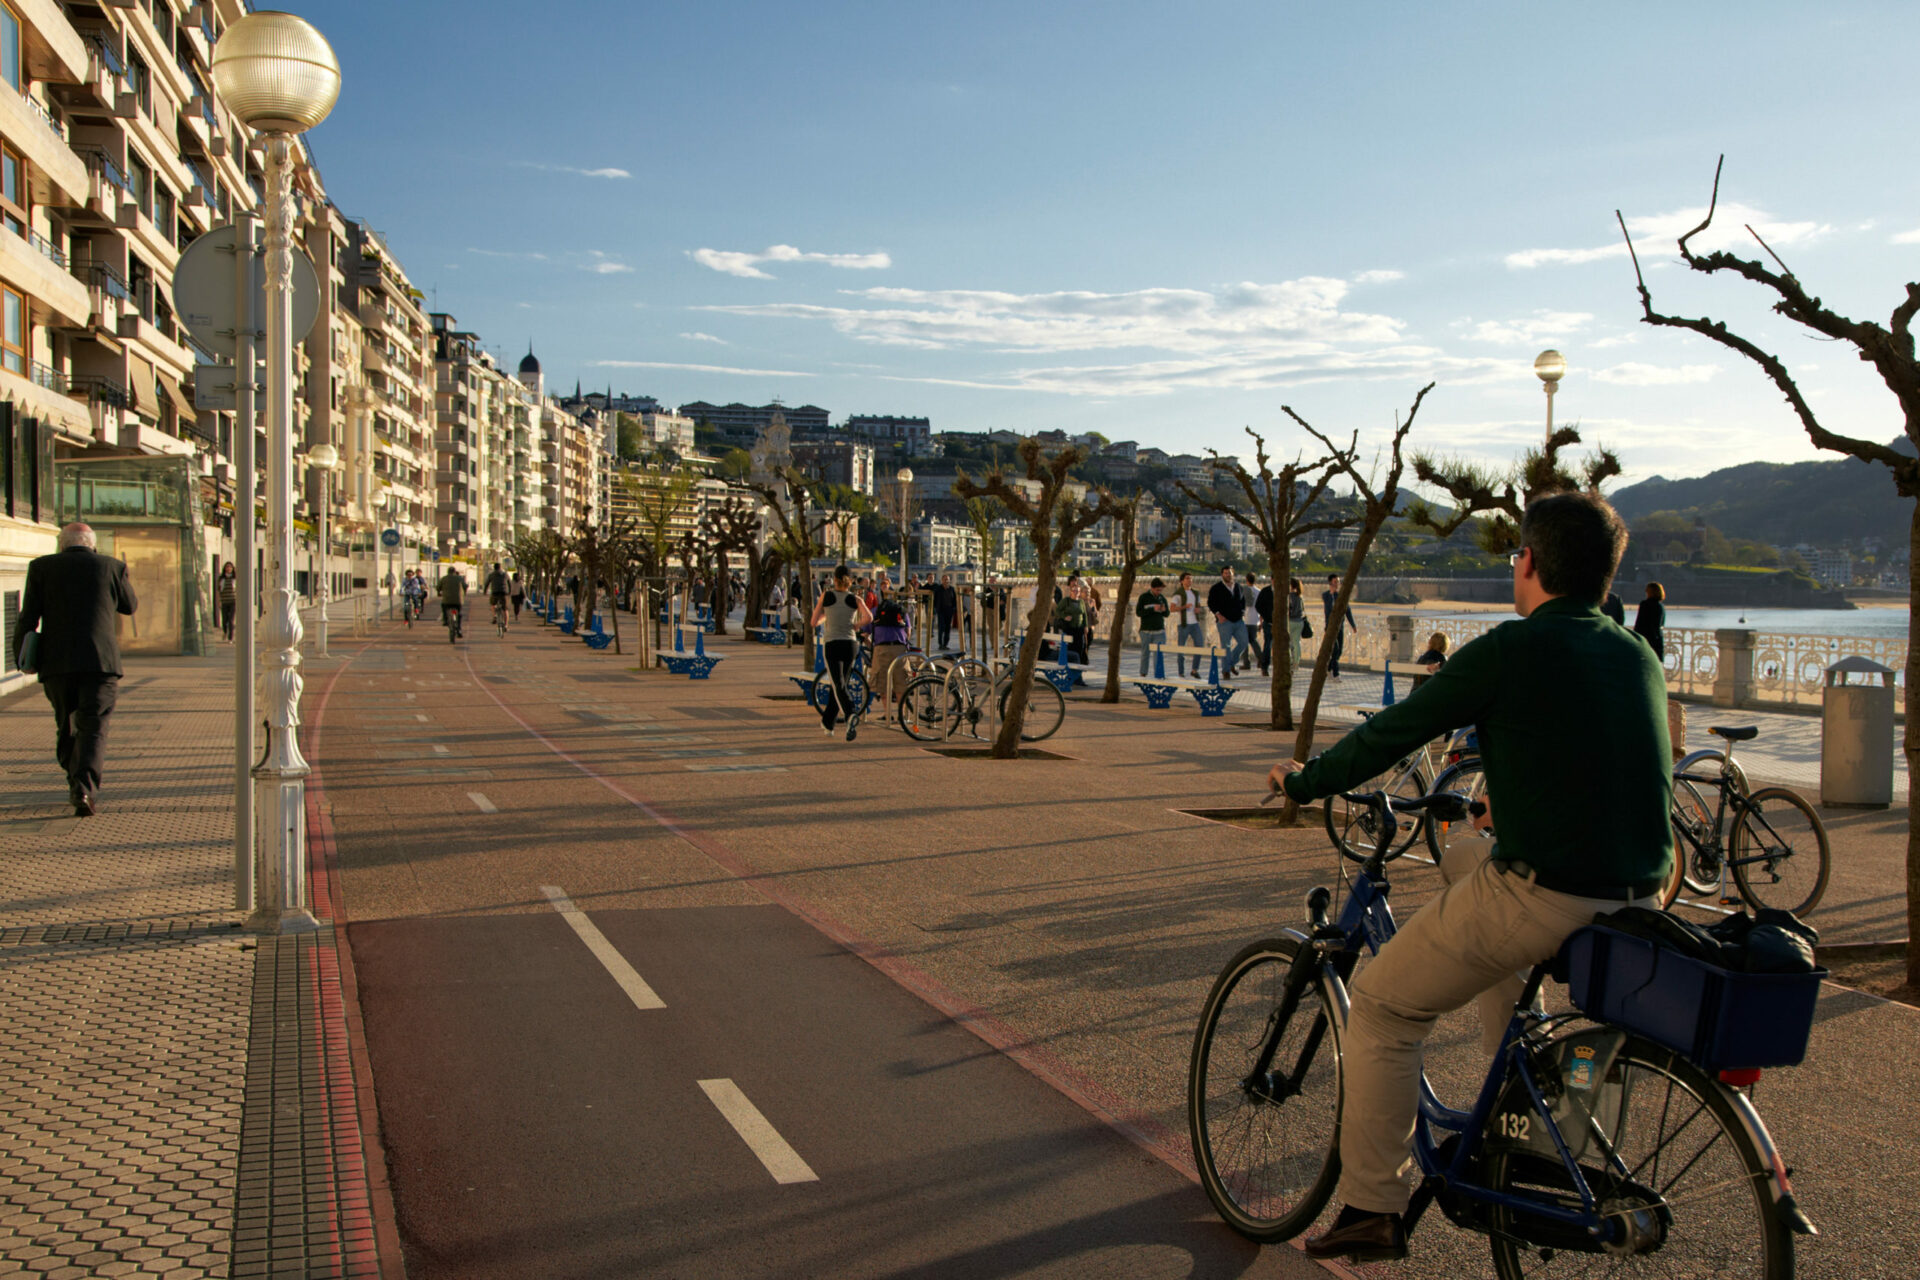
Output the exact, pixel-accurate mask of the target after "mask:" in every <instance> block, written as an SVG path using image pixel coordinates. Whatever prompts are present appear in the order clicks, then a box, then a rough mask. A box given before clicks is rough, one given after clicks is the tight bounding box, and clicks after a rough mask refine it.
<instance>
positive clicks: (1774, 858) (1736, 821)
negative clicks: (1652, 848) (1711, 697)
mask: <svg viewBox="0 0 1920 1280" xmlns="http://www.w3.org/2000/svg"><path fill="white" fill-rule="evenodd" d="M1707 732H1708V733H1710V734H1712V735H1713V736H1714V737H1716V738H1720V739H1723V740H1724V741H1725V743H1726V745H1725V746H1724V747H1707V748H1704V749H1702V750H1699V751H1695V752H1693V753H1692V754H1690V755H1688V756H1686V757H1684V758H1683V759H1682V760H1681V761H1680V763H1679V764H1677V765H1675V766H1674V768H1673V836H1674V841H1673V878H1672V879H1671V880H1669V881H1668V882H1667V886H1666V889H1665V891H1664V892H1663V893H1662V895H1661V898H1660V903H1661V905H1662V906H1668V905H1671V904H1672V902H1673V901H1674V899H1675V898H1677V897H1679V896H1680V891H1681V889H1683V888H1685V889H1687V890H1689V891H1691V892H1692V893H1693V894H1694V895H1695V896H1698V897H1708V896H1709V895H1712V896H1715V897H1717V898H1718V900H1719V901H1720V902H1721V903H1723V904H1724V903H1727V902H1730V901H1738V899H1734V898H1732V897H1731V895H1729V894H1728V893H1727V891H1726V882H1727V876H1728V874H1729V873H1731V874H1732V876H1733V883H1734V885H1735V887H1736V888H1738V889H1739V891H1740V894H1739V896H1740V898H1743V899H1745V900H1746V902H1747V903H1748V904H1749V905H1750V906H1752V907H1753V908H1754V909H1755V910H1759V909H1760V908H1761V907H1778V908H1779V909H1781V910H1782V911H1791V912H1793V914H1795V915H1804V914H1806V913H1807V912H1809V911H1811V910H1813V909H1814V907H1816V906H1818V905H1819V903H1820V899H1821V896H1822V895H1824V894H1825V893H1826V891H1827V876H1828V873H1829V872H1830V871H1831V869H1832V851H1831V849H1830V848H1829V847H1828V843H1827V828H1826V824H1825V823H1823V822H1821V821H1820V815H1819V814H1818V813H1817V812H1815V811H1814V808H1813V806H1812V805H1810V804H1808V803H1807V802H1806V801H1805V800H1802V799H1801V798H1800V796H1799V795H1798V794H1796V793H1795V792H1793V791H1789V790H1788V789H1787V788H1785V787H1762V788H1760V789H1759V790H1758V791H1754V790H1751V789H1750V788H1749V787H1748V785H1747V775H1746V772H1745V771H1744V770H1743V769H1741V768H1740V765H1739V764H1738V762H1736V761H1735V760H1734V758H1733V744H1734V743H1736V742H1746V741H1748V740H1749V739H1751V738H1756V737H1758V736H1759V735H1760V730H1759V728H1758V727H1756V726H1753V725H1745V726H1741V727H1732V726H1727V725H1716V726H1715V727H1713V728H1711V729H1708V730H1707ZM1709 790H1711V791H1715V792H1718V793H1719V795H1718V800H1717V802H1716V803H1714V804H1708V803H1707V798H1706V796H1705V794H1703V793H1704V792H1706V791H1709Z"/></svg>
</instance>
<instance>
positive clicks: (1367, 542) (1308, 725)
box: [1281, 514, 1386, 825]
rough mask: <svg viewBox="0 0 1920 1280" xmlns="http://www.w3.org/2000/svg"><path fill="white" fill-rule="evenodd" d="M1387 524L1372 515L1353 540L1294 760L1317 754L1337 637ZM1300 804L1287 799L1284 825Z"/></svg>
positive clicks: (1310, 683) (1315, 669)
mask: <svg viewBox="0 0 1920 1280" xmlns="http://www.w3.org/2000/svg"><path fill="white" fill-rule="evenodd" d="M1384 523H1386V516H1385V514H1382V515H1380V516H1379V517H1378V518H1376V517H1374V516H1373V515H1372V514H1369V515H1368V517H1367V521H1366V523H1364V524H1362V525H1361V526H1360V533H1359V536H1358V537H1356V538H1355V539H1354V541H1353V555H1352V557H1351V558H1350V559H1349V560H1348V561H1347V571H1346V573H1345V574H1343V575H1341V578H1340V593H1339V595H1338V596H1336V597H1335V599H1334V602H1333V617H1332V618H1331V619H1329V620H1328V622H1327V630H1326V634H1325V635H1323V636H1322V637H1321V639H1320V652H1319V653H1317V654H1315V655H1314V659H1313V679H1311V680H1309V681H1308V682H1307V700H1306V703H1305V704H1304V705H1303V706H1302V707H1301V708H1300V730H1299V732H1298V733H1297V734H1295V735H1294V739H1293V758H1294V759H1295V760H1306V759H1309V758H1310V757H1311V756H1312V754H1313V730H1314V725H1315V723H1316V722H1317V721H1318V720H1319V718H1320V692H1321V690H1322V689H1324V688H1325V687H1326V684H1327V665H1328V663H1329V662H1330V661H1331V660H1332V655H1333V638H1334V637H1335V636H1336V635H1339V634H1340V631H1339V629H1340V628H1342V627H1344V626H1346V625H1347V609H1348V607H1349V605H1350V604H1351V602H1352V600H1353V586H1354V583H1356V582H1358V581H1359V580H1360V567H1361V565H1363V564H1365V563H1366V559H1367V553H1368V552H1369V551H1371V550H1372V549H1373V537H1374V535H1375V534H1376V533H1378V532H1380V526H1381V525H1382V524H1384ZM1299 814H1300V805H1299V803H1298V802H1297V801H1295V800H1294V799H1293V798H1292V797H1291V796H1289V797H1288V798H1287V808H1286V812H1285V814H1284V815H1283V816H1282V818H1281V822H1282V824H1283V825H1285V824H1289V823H1292V822H1295V821H1298V819H1299Z"/></svg>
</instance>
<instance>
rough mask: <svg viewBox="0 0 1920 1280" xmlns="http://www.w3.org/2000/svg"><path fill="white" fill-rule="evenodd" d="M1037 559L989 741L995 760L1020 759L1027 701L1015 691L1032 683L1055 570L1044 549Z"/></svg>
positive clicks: (1048, 616)
mask: <svg viewBox="0 0 1920 1280" xmlns="http://www.w3.org/2000/svg"><path fill="white" fill-rule="evenodd" d="M1048 536H1051V535H1048ZM1038 560H1039V565H1038V574H1037V577H1036V580H1035V582H1034V584H1033V608H1032V609H1030V610H1028V611H1027V634H1026V635H1025V636H1024V637H1022V638H1021V641H1020V656H1019V657H1018V658H1017V659H1015V660H1014V664H1013V679H1012V681H1011V682H1009V684H1008V685H1007V688H1008V690H1009V693H1008V695H1007V718H1006V719H1005V720H1003V721H1001V722H1000V734H999V736H998V737H996V738H995V739H994V740H993V758H994V759H996V760H1017V759H1019V758H1020V730H1021V728H1022V727H1023V726H1024V725H1025V724H1026V719H1027V700H1026V698H1025V697H1022V696H1017V694H1018V693H1020V692H1023V691H1024V690H1025V689H1026V688H1027V686H1028V685H1030V684H1032V683H1033V669H1034V668H1035V667H1036V666H1038V665H1039V662H1040V637H1041V636H1043V635H1045V634H1046V630H1047V624H1048V623H1049V622H1051V621H1052V620H1053V584H1054V580H1055V574H1056V571H1055V569H1054V566H1053V562H1052V560H1051V558H1050V557H1048V556H1047V555H1046V553H1045V552H1044V551H1043V552H1042V553H1041V554H1040V555H1039V557H1038ZM993 696H997V695H993Z"/></svg>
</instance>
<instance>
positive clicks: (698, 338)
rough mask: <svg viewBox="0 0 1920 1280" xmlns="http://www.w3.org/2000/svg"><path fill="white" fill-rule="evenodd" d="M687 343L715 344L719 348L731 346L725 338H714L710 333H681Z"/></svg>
mask: <svg viewBox="0 0 1920 1280" xmlns="http://www.w3.org/2000/svg"><path fill="white" fill-rule="evenodd" d="M680 336H681V337H683V338H685V339H686V340H687V341H689V342H717V343H719V344H720V345H721V346H723V347H725V346H731V345H732V344H731V343H729V342H728V341H727V340H726V339H725V338H716V337H714V336H713V335H712V334H710V333H683V334H681V335H680Z"/></svg>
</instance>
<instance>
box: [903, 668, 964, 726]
mask: <svg viewBox="0 0 1920 1280" xmlns="http://www.w3.org/2000/svg"><path fill="white" fill-rule="evenodd" d="M958 700H959V694H958V691H957V690H950V689H949V688H948V685H947V680H946V677H945V676H920V677H918V678H917V679H914V680H910V681H908V682H907V687H906V690H905V692H903V693H902V694H901V695H900V727H901V728H902V729H904V730H906V733H907V736H908V737H909V738H912V739H913V740H914V741H915V742H941V741H944V740H945V739H946V737H947V736H948V734H950V733H951V732H952V731H953V730H952V728H951V726H952V725H953V724H957V723H958V722H959V719H960V717H959V713H958V712H959V709H958V707H957V706H955V705H954V704H955V703H957V702H958Z"/></svg>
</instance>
